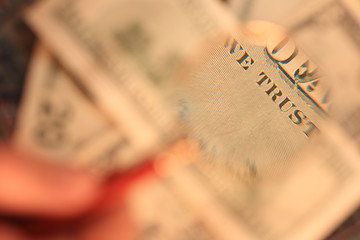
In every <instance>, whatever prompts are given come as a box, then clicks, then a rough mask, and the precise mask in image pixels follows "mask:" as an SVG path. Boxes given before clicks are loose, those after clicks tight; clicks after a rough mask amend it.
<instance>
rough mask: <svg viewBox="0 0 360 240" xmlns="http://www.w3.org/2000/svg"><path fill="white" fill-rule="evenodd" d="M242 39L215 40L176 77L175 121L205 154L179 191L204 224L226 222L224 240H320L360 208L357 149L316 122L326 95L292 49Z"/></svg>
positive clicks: (282, 42)
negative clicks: (199, 212) (181, 122)
mask: <svg viewBox="0 0 360 240" xmlns="http://www.w3.org/2000/svg"><path fill="white" fill-rule="evenodd" d="M258 30H259V28H257V29H256V31H258ZM256 31H255V32H256ZM274 31H276V30H274V29H273V30H272V32H274ZM240 36H241V35H240V34H239V35H238V36H236V37H233V36H230V37H225V38H224V39H220V40H219V41H218V42H216V41H215V43H214V45H211V46H210V47H209V48H210V49H211V53H209V54H208V55H205V56H204V55H200V57H199V58H198V59H197V60H195V61H192V62H191V63H190V64H189V66H188V68H186V70H184V71H183V72H185V73H184V74H183V75H182V76H181V79H186V80H185V81H182V80H180V81H179V85H180V86H181V87H180V90H179V96H180V97H179V99H180V100H179V102H180V104H181V106H182V107H183V111H182V117H183V119H184V121H185V122H187V123H188V125H189V126H190V127H189V130H190V131H191V132H192V135H191V136H192V137H194V138H196V139H198V140H199V144H200V147H201V148H202V150H203V151H204V152H205V154H204V160H203V161H200V162H198V163H197V166H196V167H195V168H194V169H192V170H190V171H188V172H187V173H184V174H183V175H182V176H181V175H180V177H178V179H177V180H175V181H176V184H177V185H178V186H180V189H182V190H183V191H182V194H184V195H186V192H187V191H189V192H191V194H190V193H188V197H189V201H190V202H193V204H195V205H196V206H197V207H199V208H203V214H204V215H205V216H204V218H205V219H209V221H212V220H214V219H218V218H219V216H218V215H220V216H222V217H221V219H227V221H228V222H227V224H226V226H228V227H229V229H231V230H229V232H233V234H230V235H229V236H228V238H225V239H239V238H240V236H241V238H242V239H319V238H321V237H325V236H326V235H327V234H328V233H329V232H330V231H331V230H332V229H333V228H334V227H335V226H336V224H339V223H340V222H341V221H342V220H343V219H344V218H345V217H346V216H347V215H348V214H349V213H350V212H351V211H352V210H354V209H355V208H356V207H357V204H358V202H359V190H360V189H359V187H358V186H357V182H358V181H359V179H358V176H359V174H358V173H359V164H358V158H359V153H358V150H357V149H356V147H355V145H354V143H353V142H352V140H351V139H350V138H348V137H347V136H346V134H345V136H343V135H344V133H343V132H342V129H341V128H340V129H338V127H336V126H333V125H329V124H326V123H322V122H323V121H322V120H321V119H327V117H326V115H327V114H328V110H329V106H330V105H329V104H330V102H329V98H328V97H327V96H328V88H327V86H326V84H325V83H326V82H324V81H325V80H324V78H323V77H322V76H321V74H320V73H321V72H320V71H319V70H318V68H317V66H316V65H315V64H314V62H312V61H311V60H310V58H309V56H308V55H307V54H306V53H305V52H304V51H303V50H301V49H300V48H299V47H298V46H297V45H296V42H294V41H293V40H291V39H290V38H288V37H287V36H286V35H282V34H280V35H279V36H278V37H276V38H273V37H272V36H271V35H270V36H269V39H268V40H267V41H266V45H265V46H261V45H257V44H255V45H254V44H251V43H249V42H244V41H242V39H244V38H241V37H240ZM275 39H277V40H275ZM322 124H325V126H321V125H322ZM323 131H324V132H323ZM319 133H320V136H316V135H318V134H319ZM313 138H314V139H313ZM308 143H311V144H310V146H309V147H308V150H304V151H305V152H302V151H301V152H300V153H299V151H300V150H301V149H302V148H303V147H304V146H306V145H307V144H308ZM347 145H349V149H348V148H347ZM345 169H347V170H345ZM353 170H354V172H352V173H351V171H353ZM342 171H344V172H342ZM348 171H349V172H348ZM175 178H176V177H175ZM350 179H351V180H350ZM189 186H192V187H193V189H192V190H189ZM186 189H187V190H186ZM338 191H341V192H338ZM194 192H196V193H198V194H200V195H201V196H199V197H195V196H193V195H194ZM197 198H200V199H205V201H206V202H207V203H206V204H205V203H199V202H198V200H197ZM335 198H336V200H335ZM203 206H206V207H203ZM205 209H206V210H205ZM209 209H213V210H211V211H209ZM212 214H213V215H212ZM230 219H232V221H231V220H230ZM221 221H223V220H221ZM236 226H238V228H237V227H236ZM214 227H215V224H214Z"/></svg>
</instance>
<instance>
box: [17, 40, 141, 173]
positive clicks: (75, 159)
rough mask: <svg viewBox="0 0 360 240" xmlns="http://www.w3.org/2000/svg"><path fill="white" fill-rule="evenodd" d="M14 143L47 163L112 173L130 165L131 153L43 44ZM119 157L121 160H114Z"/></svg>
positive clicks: (36, 54)
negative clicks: (65, 164)
mask: <svg viewBox="0 0 360 240" xmlns="http://www.w3.org/2000/svg"><path fill="white" fill-rule="evenodd" d="M13 144H14V145H15V147H16V148H18V149H21V150H22V151H27V152H30V153H32V154H37V155H39V156H42V157H43V158H49V159H52V160H57V161H59V162H64V161H66V163H67V164H75V165H82V166H90V167H93V168H97V170H99V168H100V169H103V170H107V171H109V170H110V169H114V168H116V167H120V166H121V164H122V163H123V165H124V166H125V165H126V164H124V162H126V161H127V160H128V159H129V157H130V156H127V155H126V152H127V151H131V146H129V145H128V144H127V143H126V138H125V137H124V136H122V134H121V132H120V131H118V130H116V129H114V128H113V127H112V125H111V124H110V122H109V121H108V120H107V119H106V118H105V117H104V116H103V115H101V113H100V112H99V111H98V110H97V109H96V108H95V106H93V105H92V103H91V102H90V101H89V100H88V99H87V98H86V97H85V95H84V94H83V93H82V92H81V90H80V89H79V88H78V87H77V86H76V85H75V84H74V83H73V81H72V80H71V79H70V77H69V76H68V75H67V74H66V73H65V72H64V71H63V70H62V69H61V68H60V66H59V65H58V64H57V63H56V62H55V60H54V58H52V56H51V55H50V54H49V52H48V51H47V50H46V48H45V47H44V46H42V44H41V43H39V44H38V45H37V47H36V49H35V51H34V54H33V59H32V63H31V66H30V70H29V74H28V78H27V82H26V88H25V94H24V96H23V99H22V106H21V109H20V111H19V113H18V116H17V126H16V128H15V133H14V136H13ZM129 149H130V150H129ZM115 154H117V156H116V158H117V161H115V160H114V159H111V158H112V157H113V158H114V157H115V156H114V155H115ZM131 157H132V156H131ZM119 160H121V161H120V162H119ZM131 160H134V159H131ZM129 166H130V165H128V167H129Z"/></svg>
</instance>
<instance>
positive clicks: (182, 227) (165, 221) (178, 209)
mask: <svg viewBox="0 0 360 240" xmlns="http://www.w3.org/2000/svg"><path fill="white" fill-rule="evenodd" d="M125 200H126V206H127V208H128V211H129V213H130V216H131V220H132V221H133V222H134V225H135V237H134V239H138V240H155V239H156V240H215V239H223V238H222V237H221V235H220V236H219V235H217V234H216V232H214V231H213V230H212V229H211V226H209V225H208V224H207V223H206V222H205V221H204V220H203V219H201V218H200V216H198V214H197V212H196V209H193V208H191V206H189V205H188V204H187V203H186V201H184V200H183V199H182V197H181V196H180V197H179V196H178V195H177V192H176V191H174V189H173V188H172V186H171V185H169V184H168V183H167V181H166V180H162V181H159V179H157V178H153V177H146V178H144V179H142V180H141V181H139V182H138V183H137V184H136V185H135V187H133V188H132V189H131V190H130V192H129V193H128V194H127V196H126V199H125ZM159 209H161V211H159Z"/></svg>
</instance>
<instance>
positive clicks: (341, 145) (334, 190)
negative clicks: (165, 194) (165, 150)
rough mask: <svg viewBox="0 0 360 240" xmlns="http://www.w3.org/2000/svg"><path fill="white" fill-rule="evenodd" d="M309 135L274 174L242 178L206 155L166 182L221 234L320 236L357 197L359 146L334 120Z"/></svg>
mask: <svg viewBox="0 0 360 240" xmlns="http://www.w3.org/2000/svg"><path fill="white" fill-rule="evenodd" d="M323 126H324V125H323ZM325 132H327V133H325ZM324 133H325V134H324ZM314 139H315V140H314V141H313V142H312V144H311V145H308V146H307V147H306V148H305V149H303V150H302V151H299V152H298V154H296V155H295V157H294V158H293V159H292V160H291V162H292V164H291V166H290V167H289V168H288V170H287V172H286V173H285V174H278V175H277V176H276V177H272V178H269V177H268V178H266V179H265V178H262V179H261V175H260V174H258V175H255V176H254V174H253V172H251V171H249V175H251V174H252V176H253V178H252V182H251V181H250V180H249V181H244V180H243V178H241V177H239V176H237V175H236V174H234V172H233V169H231V168H230V167H229V166H227V165H224V164H215V163H210V164H209V162H208V161H207V160H206V158H205V159H203V160H200V161H198V162H196V163H195V164H194V165H191V166H190V167H188V168H187V169H186V170H184V171H183V172H180V173H178V174H177V175H175V176H174V177H173V178H172V182H171V183H172V184H173V187H174V188H175V189H177V191H179V195H182V196H184V197H185V199H186V200H187V201H188V202H189V204H191V205H192V206H194V208H196V209H197V210H198V212H199V214H200V215H201V217H202V218H203V219H206V222H207V223H208V224H210V225H211V226H212V229H214V231H215V232H222V234H223V235H222V237H223V238H222V239H323V238H324V237H326V236H327V235H328V234H329V233H330V232H331V231H332V230H333V228H335V227H336V226H337V224H339V223H340V222H341V221H342V220H343V219H344V218H345V217H346V216H347V215H349V214H350V213H351V211H353V210H354V208H356V207H357V205H358V203H359V197H360V195H359V187H358V182H359V163H358V158H359V151H358V150H357V148H356V145H355V144H354V142H352V141H351V140H350V139H349V138H347V135H346V134H344V133H343V132H342V130H341V128H340V127H338V126H336V127H334V126H332V125H326V127H325V128H324V131H322V133H321V134H320V135H318V136H316V137H315V138H314ZM345 145H347V146H345ZM348 146H350V147H348ZM256 178H258V179H256ZM259 179H260V180H259ZM220 223H221V224H220ZM224 232H225V233H224Z"/></svg>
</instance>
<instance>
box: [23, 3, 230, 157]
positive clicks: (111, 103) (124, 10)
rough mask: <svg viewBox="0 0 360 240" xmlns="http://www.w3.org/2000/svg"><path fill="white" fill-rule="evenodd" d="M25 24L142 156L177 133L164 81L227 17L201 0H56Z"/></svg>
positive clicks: (29, 16)
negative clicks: (77, 80)
mask: <svg viewBox="0 0 360 240" xmlns="http://www.w3.org/2000/svg"><path fill="white" fill-rule="evenodd" d="M26 18H27V20H28V22H29V23H30V25H31V26H32V27H33V29H34V30H35V32H37V33H38V35H39V36H40V37H41V38H42V39H43V41H44V42H45V43H46V44H47V45H48V46H49V48H50V50H51V51H52V52H53V54H54V55H55V56H57V57H58V59H59V61H60V62H61V63H62V64H63V66H64V67H66V68H67V69H68V70H69V71H71V72H72V73H73V74H74V75H76V77H77V78H78V79H79V81H81V83H82V85H83V86H84V87H85V88H86V89H87V91H88V92H89V95H90V96H91V98H92V99H93V102H95V103H96V104H97V106H98V107H99V108H100V109H102V111H103V112H104V113H106V114H107V116H108V117H109V118H110V119H112V121H113V122H114V124H115V126H116V127H117V128H120V129H121V131H122V132H124V135H125V136H127V139H128V141H129V144H130V145H131V146H132V147H133V148H134V149H135V153H137V154H139V155H141V156H137V158H141V157H144V156H147V155H149V154H152V153H154V152H155V151H156V150H159V149H161V148H162V147H164V146H166V145H167V144H168V143H171V142H172V141H174V139H176V138H177V137H178V136H179V135H180V130H179V129H178V127H177V121H176V118H175V117H174V114H173V111H172V110H171V109H170V108H169V106H168V105H169V104H167V102H166V101H164V99H166V96H168V95H171V91H170V90H169V86H168V85H169V84H170V83H171V81H170V80H169V79H171V77H172V76H173V75H174V73H175V72H176V69H177V66H178V65H179V64H180V63H181V61H182V59H183V58H184V56H186V54H187V53H188V52H189V51H191V50H192V48H194V47H195V46H196V44H198V43H199V42H200V41H201V40H203V38H204V36H207V35H208V34H211V33H213V32H216V31H218V30H222V27H223V26H226V25H224V24H222V22H226V20H227V15H224V14H223V12H222V11H221V9H220V7H219V6H218V5H217V4H216V2H212V1H211V2H208V1H203V0H196V1H184V0H178V1H171V2H169V1H159V0H156V1H140V0H139V1H115V0H107V1H95V0H94V1H91V2H89V1H82V0H77V1H57V0H55V1H42V2H39V3H38V4H35V5H34V6H32V7H31V8H30V9H28V11H27V14H26ZM54 33H55V34H54Z"/></svg>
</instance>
